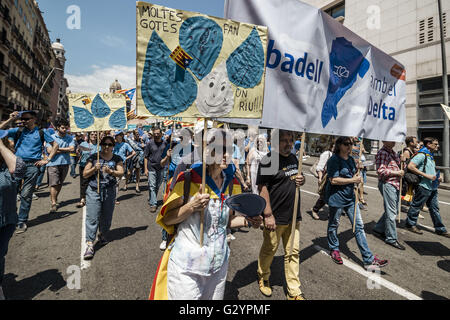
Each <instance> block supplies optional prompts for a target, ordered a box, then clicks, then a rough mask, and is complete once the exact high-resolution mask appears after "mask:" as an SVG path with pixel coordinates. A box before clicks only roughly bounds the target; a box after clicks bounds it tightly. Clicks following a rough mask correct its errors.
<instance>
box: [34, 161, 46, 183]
mask: <svg viewBox="0 0 450 320" xmlns="http://www.w3.org/2000/svg"><path fill="white" fill-rule="evenodd" d="M46 168H47V167H46V166H42V167H40V168H39V176H38V178H37V181H36V186H38V187H40V186H41V184H42V180H43V179H44V175H45V169H46Z"/></svg>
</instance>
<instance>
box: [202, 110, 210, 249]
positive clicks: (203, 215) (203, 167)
mask: <svg viewBox="0 0 450 320" xmlns="http://www.w3.org/2000/svg"><path fill="white" fill-rule="evenodd" d="M204 121H205V123H204V127H203V149H202V192H205V191H206V190H205V185H206V131H207V130H208V120H207V119H206V118H205V120H204ZM205 210H206V209H205ZM205 210H202V211H201V212H200V247H201V248H202V247H203V230H204V220H205Z"/></svg>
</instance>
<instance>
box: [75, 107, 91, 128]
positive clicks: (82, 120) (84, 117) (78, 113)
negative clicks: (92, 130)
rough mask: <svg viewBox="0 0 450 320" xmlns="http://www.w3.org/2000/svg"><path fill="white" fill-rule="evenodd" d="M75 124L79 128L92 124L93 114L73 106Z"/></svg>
mask: <svg viewBox="0 0 450 320" xmlns="http://www.w3.org/2000/svg"><path fill="white" fill-rule="evenodd" d="M72 108H73V115H74V120H75V124H76V125H77V127H78V128H80V129H86V128H89V127H90V126H92V125H93V124H94V121H95V119H94V116H93V115H92V113H90V112H89V111H88V110H86V109H84V108H80V107H75V106H73V107H72Z"/></svg>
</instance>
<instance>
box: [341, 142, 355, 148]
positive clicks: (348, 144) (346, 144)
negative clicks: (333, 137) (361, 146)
mask: <svg viewBox="0 0 450 320" xmlns="http://www.w3.org/2000/svg"><path fill="white" fill-rule="evenodd" d="M342 145H344V146H346V147H348V146H351V145H353V143H351V142H348V141H347V142H344V143H343V144H342Z"/></svg>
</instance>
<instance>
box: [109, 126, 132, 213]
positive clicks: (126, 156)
mask: <svg viewBox="0 0 450 320" xmlns="http://www.w3.org/2000/svg"><path fill="white" fill-rule="evenodd" d="M115 137H116V145H115V146H114V154H116V155H118V156H119V157H121V158H122V161H123V164H124V170H125V175H126V173H127V168H128V162H131V159H132V158H133V157H134V156H136V152H135V151H134V150H133V148H132V147H131V146H130V144H129V143H128V142H126V141H125V139H124V133H123V131H117V132H116V133H115ZM131 165H132V163H131ZM119 187H120V181H117V189H119ZM121 190H123V191H126V190H128V181H127V179H125V187H124V188H122V189H121ZM116 204H119V202H117V203H116Z"/></svg>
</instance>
